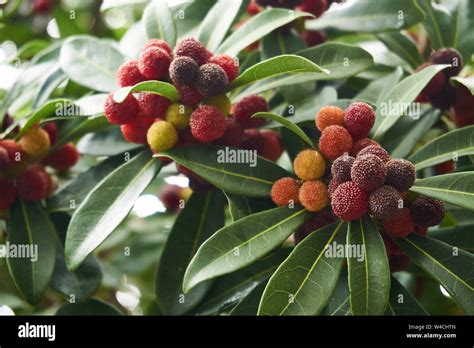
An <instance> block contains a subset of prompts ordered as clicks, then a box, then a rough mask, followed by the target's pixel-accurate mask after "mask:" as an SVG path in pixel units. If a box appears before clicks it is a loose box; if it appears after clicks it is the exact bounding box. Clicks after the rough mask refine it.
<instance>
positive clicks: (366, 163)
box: [351, 154, 387, 192]
mask: <svg viewBox="0 0 474 348" xmlns="http://www.w3.org/2000/svg"><path fill="white" fill-rule="evenodd" d="M351 178H352V180H353V181H354V182H355V183H356V184H357V185H359V186H360V187H362V188H363V189H364V190H365V191H367V192H373V191H375V190H376V189H378V188H379V187H381V186H382V185H383V184H384V183H385V179H386V178H387V168H386V167H385V163H384V162H383V161H382V160H381V159H380V158H378V157H377V156H374V155H370V154H369V155H365V156H360V155H359V156H357V158H356V160H355V161H354V164H353V165H352V168H351Z"/></svg>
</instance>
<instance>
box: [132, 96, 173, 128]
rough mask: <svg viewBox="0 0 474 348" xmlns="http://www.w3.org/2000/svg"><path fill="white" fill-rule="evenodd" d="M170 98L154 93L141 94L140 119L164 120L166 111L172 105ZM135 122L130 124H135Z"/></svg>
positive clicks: (139, 98)
mask: <svg viewBox="0 0 474 348" xmlns="http://www.w3.org/2000/svg"><path fill="white" fill-rule="evenodd" d="M171 104H172V103H171V101H170V100H169V99H168V98H165V97H162V96H161V95H158V94H154V93H140V95H139V97H138V107H139V109H140V117H142V118H148V119H152V120H153V119H155V118H160V119H164V118H165V115H166V111H167V110H168V108H169V107H170V105H171ZM134 121H135V120H133V121H132V122H129V123H133V122H134Z"/></svg>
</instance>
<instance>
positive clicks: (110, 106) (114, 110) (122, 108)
mask: <svg viewBox="0 0 474 348" xmlns="http://www.w3.org/2000/svg"><path fill="white" fill-rule="evenodd" d="M139 112H140V108H139V105H138V101H137V100H136V99H135V97H134V96H133V95H132V94H129V95H128V96H127V98H125V100H124V101H123V102H122V103H120V104H119V103H117V102H116V101H114V99H113V93H110V94H109V96H108V97H107V100H106V101H105V105H104V113H105V117H107V120H108V121H109V122H110V123H112V124H126V123H130V122H133V121H134V120H135V119H136V118H137V117H138V115H139Z"/></svg>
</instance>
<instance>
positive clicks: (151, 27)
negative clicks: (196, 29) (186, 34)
mask: <svg viewBox="0 0 474 348" xmlns="http://www.w3.org/2000/svg"><path fill="white" fill-rule="evenodd" d="M143 25H144V26H145V32H146V36H147V37H148V39H162V40H165V41H166V42H167V43H168V44H169V45H170V46H171V47H174V45H175V44H176V24H175V22H174V18H173V14H172V13H171V10H170V8H169V7H168V3H167V1H166V0H153V1H152V2H151V3H150V4H149V5H148V6H147V7H146V8H145V10H144V11H143Z"/></svg>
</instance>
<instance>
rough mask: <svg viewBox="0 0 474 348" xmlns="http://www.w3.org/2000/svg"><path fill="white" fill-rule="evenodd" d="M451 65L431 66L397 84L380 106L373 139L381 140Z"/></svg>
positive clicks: (373, 129) (373, 130)
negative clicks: (441, 72)
mask: <svg viewBox="0 0 474 348" xmlns="http://www.w3.org/2000/svg"><path fill="white" fill-rule="evenodd" d="M448 66H449V65H432V66H429V67H427V68H425V69H423V70H421V71H419V72H417V73H415V74H413V75H411V76H409V77H407V78H405V79H403V80H402V81H401V82H399V83H398V84H396V85H395V86H394V87H393V88H392V90H391V91H390V92H389V93H388V95H387V96H386V97H385V98H384V100H382V101H381V102H380V103H379V104H378V109H377V118H376V119H375V125H374V127H373V128H372V133H371V134H372V138H374V139H376V140H380V139H381V138H382V137H383V135H384V134H385V133H386V132H387V131H388V130H389V129H390V128H391V127H392V126H393V125H394V124H395V123H396V122H397V121H398V119H399V118H400V117H402V116H403V115H405V113H406V111H407V109H408V108H409V106H410V105H411V103H412V102H413V101H414V100H415V99H416V97H417V96H418V95H419V94H420V92H421V91H422V90H423V88H425V86H426V85H427V84H428V82H430V80H431V79H432V78H433V76H435V75H436V74H437V73H438V72H439V71H441V70H443V69H446V68H447V67H448Z"/></svg>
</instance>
